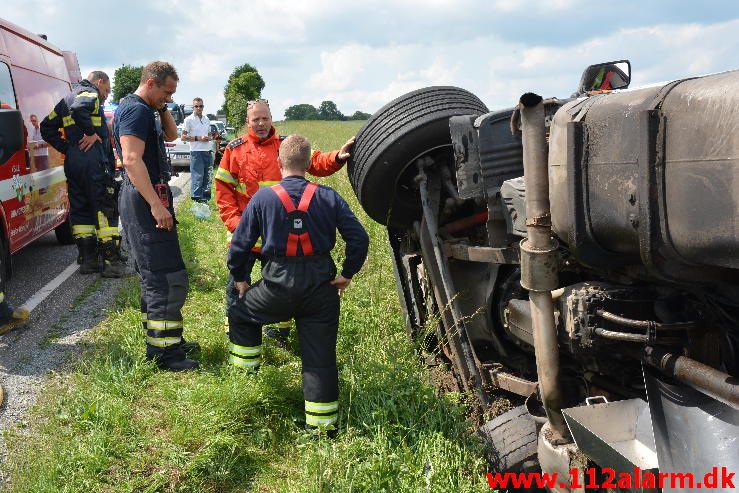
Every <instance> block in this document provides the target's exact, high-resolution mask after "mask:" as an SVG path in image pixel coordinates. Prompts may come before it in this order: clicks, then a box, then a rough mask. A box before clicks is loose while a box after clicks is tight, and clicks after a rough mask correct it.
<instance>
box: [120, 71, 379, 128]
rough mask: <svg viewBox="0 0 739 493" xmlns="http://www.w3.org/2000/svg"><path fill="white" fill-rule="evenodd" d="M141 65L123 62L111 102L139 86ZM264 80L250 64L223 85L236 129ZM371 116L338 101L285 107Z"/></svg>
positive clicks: (337, 116)
mask: <svg viewBox="0 0 739 493" xmlns="http://www.w3.org/2000/svg"><path fill="white" fill-rule="evenodd" d="M142 69H143V67H142V66H131V65H122V66H121V67H119V68H117V69H116V70H115V73H114V74H113V90H112V93H111V98H112V101H113V102H115V103H117V102H118V101H119V100H120V99H121V98H122V97H124V96H126V95H127V94H130V93H132V92H134V91H135V90H136V88H137V87H138V86H139V80H140V79H141V71H142ZM264 87H265V83H264V79H262V76H261V75H259V72H258V71H257V69H256V68H254V67H253V66H252V65H249V64H248V63H245V64H243V65H239V66H237V67H236V68H234V69H233V71H232V72H231V75H229V77H228V81H227V82H226V86H225V87H224V88H223V94H224V103H223V107H222V108H221V110H222V111H223V112H224V113H225V114H226V119H227V121H228V122H229V123H230V124H231V125H232V126H234V127H235V128H242V127H243V126H244V124H245V122H246V105H247V102H248V101H253V100H255V99H259V98H260V97H261V95H262V91H263V90H264ZM370 116H371V115H370V114H369V113H364V112H362V111H355V112H354V114H352V115H351V116H345V115H344V114H343V113H342V112H341V111H339V108H338V107H337V106H336V103H334V102H333V101H324V102H322V103H321V104H320V105H319V106H318V108H316V107H315V106H313V105H311V104H296V105H294V106H290V107H289V108H288V109H287V110H285V119H286V120H366V119H368V118H369V117H370Z"/></svg>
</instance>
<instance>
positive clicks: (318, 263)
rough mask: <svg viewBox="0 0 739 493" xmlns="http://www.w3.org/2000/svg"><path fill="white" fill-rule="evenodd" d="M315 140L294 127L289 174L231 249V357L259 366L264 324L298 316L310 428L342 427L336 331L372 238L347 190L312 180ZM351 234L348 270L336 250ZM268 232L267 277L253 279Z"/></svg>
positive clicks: (283, 166)
mask: <svg viewBox="0 0 739 493" xmlns="http://www.w3.org/2000/svg"><path fill="white" fill-rule="evenodd" d="M310 156H311V149H310V143H309V142H308V141H307V140H306V139H305V137H301V136H299V135H291V136H290V137H288V138H287V139H285V140H284V141H283V142H282V144H281V145H280V150H279V158H278V160H279V167H280V171H281V173H282V181H281V182H280V183H279V184H276V185H273V186H272V187H268V188H263V189H261V190H259V191H258V192H257V193H256V194H255V195H254V197H253V199H252V200H251V202H249V206H248V207H247V209H246V211H245V213H244V215H243V217H242V218H241V221H240V222H239V225H238V227H237V228H236V231H235V232H234V236H233V241H232V243H231V249H230V252H229V260H228V267H229V269H230V271H231V275H232V276H233V279H234V285H235V288H233V292H232V293H231V296H230V300H231V301H230V303H229V307H228V320H229V338H230V341H231V344H230V345H229V362H230V363H231V364H232V365H234V366H236V367H239V368H244V369H248V370H255V369H256V368H258V367H259V365H260V364H261V359H262V358H261V354H262V326H263V325H265V324H271V323H275V322H279V321H280V320H286V319H289V318H294V319H295V322H296V327H297V331H298V337H299V340H300V353H301V358H302V362H303V394H304V399H305V419H306V429H309V430H314V429H321V430H327V431H328V432H329V436H331V435H333V434H335V432H336V431H335V430H336V428H335V424H336V421H337V419H338V412H339V411H338V410H339V402H338V401H339V381H338V370H337V368H336V337H337V332H338V327H339V296H341V294H342V293H343V292H344V289H346V287H347V286H348V285H349V283H350V282H351V279H352V276H354V274H356V273H357V272H359V270H360V269H361V267H362V264H363V263H364V261H365V259H366V257H367V248H368V245H369V238H368V236H367V233H366V232H365V230H364V228H363V227H362V225H361V224H360V223H359V221H358V220H357V218H356V217H355V216H354V214H352V212H351V210H350V209H349V206H348V205H347V203H346V202H345V201H344V199H342V198H341V196H340V195H339V194H338V193H336V192H335V191H334V190H332V189H331V188H329V187H325V186H319V185H318V184H316V183H310V182H308V180H306V179H305V172H306V170H307V169H308V167H309V166H310ZM337 229H338V231H339V233H340V234H341V237H342V238H343V239H344V241H345V242H346V251H345V260H344V263H343V266H342V270H341V274H340V275H338V276H337V275H336V266H335V265H334V262H333V260H332V258H331V250H332V249H333V247H334V245H335V244H336V230H337ZM260 237H261V238H262V257H263V267H262V279H261V280H259V281H258V282H256V283H255V284H254V285H253V286H251V287H250V286H249V279H250V272H251V268H252V266H253V265H254V262H255V260H256V254H255V253H254V252H252V248H253V247H254V245H255V244H256V242H257V239H258V238H260Z"/></svg>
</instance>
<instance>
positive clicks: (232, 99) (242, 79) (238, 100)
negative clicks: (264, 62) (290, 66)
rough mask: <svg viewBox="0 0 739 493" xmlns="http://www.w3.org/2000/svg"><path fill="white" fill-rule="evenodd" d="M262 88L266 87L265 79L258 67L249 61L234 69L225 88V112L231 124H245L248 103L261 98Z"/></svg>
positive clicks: (239, 126) (236, 125) (238, 126)
mask: <svg viewBox="0 0 739 493" xmlns="http://www.w3.org/2000/svg"><path fill="white" fill-rule="evenodd" d="M262 89H264V80H263V79H262V76H261V75H259V72H257V69H255V68H254V67H252V66H251V65H249V64H248V63H245V64H243V65H239V66H238V67H236V68H235V69H233V72H231V75H230V76H229V77H228V82H227V83H226V87H224V88H223V93H224V97H225V101H224V102H223V112H224V113H225V114H226V118H227V120H228V122H229V123H230V124H231V125H233V126H234V127H235V128H237V129H238V128H241V127H243V126H244V122H245V121H246V103H247V101H251V100H255V99H259V97H260V95H261V94H262Z"/></svg>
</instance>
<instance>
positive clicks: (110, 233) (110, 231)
mask: <svg viewBox="0 0 739 493" xmlns="http://www.w3.org/2000/svg"><path fill="white" fill-rule="evenodd" d="M116 236H118V228H115V227H112V226H110V227H107V228H100V229H98V238H100V239H101V240H103V241H105V240H106V239H108V240H109V239H111V238H114V237H116Z"/></svg>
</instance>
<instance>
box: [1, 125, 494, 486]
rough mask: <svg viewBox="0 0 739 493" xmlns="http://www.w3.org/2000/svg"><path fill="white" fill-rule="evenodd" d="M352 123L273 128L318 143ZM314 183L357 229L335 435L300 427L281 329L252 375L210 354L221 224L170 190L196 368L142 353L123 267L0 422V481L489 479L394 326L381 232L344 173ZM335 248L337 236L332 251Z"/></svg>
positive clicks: (322, 145) (400, 482)
mask: <svg viewBox="0 0 739 493" xmlns="http://www.w3.org/2000/svg"><path fill="white" fill-rule="evenodd" d="M362 123H363V122H284V123H279V122H278V123H276V124H275V126H276V127H277V128H278V131H279V133H281V134H284V135H288V134H291V133H301V134H303V135H305V136H307V137H308V138H309V139H310V140H311V142H312V144H313V147H314V148H317V149H322V150H331V149H337V148H339V147H340V146H341V144H342V143H343V142H345V141H346V139H347V138H348V137H350V136H351V135H353V134H354V133H355V132H356V131H357V130H358V129H359V127H360V126H361V125H362ZM320 182H321V183H324V184H327V185H329V186H332V187H334V188H336V189H337V190H338V191H339V192H340V193H341V195H342V196H343V197H344V198H345V199H347V201H348V202H349V204H350V205H351V206H352V208H353V210H354V211H355V213H356V214H357V216H358V217H359V219H360V221H361V222H362V224H363V225H364V226H365V227H366V228H367V230H368V232H369V234H370V237H371V244H370V254H369V258H368V261H367V263H366V265H365V266H364V268H363V270H362V271H361V272H360V273H359V274H358V275H357V276H356V277H355V278H354V282H352V284H351V286H350V287H349V289H348V290H347V292H346V294H345V296H344V298H343V299H342V312H341V326H340V328H339V342H338V360H339V378H340V386H341V396H340V418H339V435H338V437H337V438H336V439H334V440H329V439H325V438H321V439H316V438H314V437H313V436H311V435H309V434H307V433H306V432H304V431H303V423H304V416H303V395H302V386H301V377H300V356H299V351H298V341H297V334H295V333H294V331H293V333H291V336H290V340H289V344H288V348H287V349H286V350H285V349H281V348H279V347H277V346H276V345H274V344H273V343H272V342H269V341H266V342H265V344H266V348H265V350H266V353H265V360H264V364H263V365H262V368H261V369H260V370H259V372H258V373H257V374H247V373H244V372H241V371H236V370H234V369H232V368H231V367H229V366H228V365H227V364H226V358H227V349H226V338H225V335H224V317H225V308H224V304H225V301H224V300H225V285H226V278H227V270H226V265H225V258H226V245H225V228H224V227H223V225H222V223H221V221H220V218H219V217H218V213H217V209H216V207H215V204H214V202H212V203H211V218H210V219H208V220H199V219H196V218H195V217H194V216H193V215H192V214H191V213H190V212H189V208H190V205H191V202H190V201H189V200H186V201H185V202H183V204H182V206H181V207H180V212H179V214H178V220H179V221H180V224H179V233H180V243H181V245H182V248H183V255H184V257H185V262H186V265H187V269H188V272H189V277H190V294H189V296H188V300H187V303H186V305H185V307H184V317H185V336H186V337H187V339H188V340H197V341H198V342H199V343H200V345H201V346H202V351H201V353H200V356H199V360H200V363H201V368H200V370H198V371H195V372H191V373H187V374H172V373H167V372H162V371H158V370H157V369H156V368H155V367H154V365H153V364H151V363H148V362H146V361H145V360H144V358H143V355H144V333H143V330H142V327H141V322H140V313H139V306H138V304H139V288H138V279H137V278H132V279H131V280H130V282H129V283H128V284H127V286H126V288H125V289H124V290H123V291H122V292H121V293H120V295H119V298H118V300H117V301H116V303H115V305H114V306H113V307H112V308H111V309H110V311H109V313H108V314H107V317H106V319H105V320H104V321H103V322H102V323H101V324H100V325H99V326H98V327H97V328H96V329H95V330H94V331H93V332H92V336H91V337H90V338H88V340H87V341H85V343H84V346H83V347H82V348H81V354H80V356H79V358H76V359H75V361H71V362H70V365H69V371H68V372H65V373H59V374H55V375H50V376H49V377H48V379H47V381H48V384H47V386H46V389H45V390H44V392H43V394H42V397H41V399H40V400H39V403H38V404H37V405H36V407H35V408H34V410H33V412H32V414H31V415H30V416H29V417H28V419H27V420H26V423H27V425H26V426H25V427H23V428H19V429H16V430H11V431H9V432H7V433H6V436H5V439H6V443H7V445H8V456H7V458H6V460H5V462H4V465H3V470H2V474H3V475H4V476H5V477H9V478H10V484H9V486H8V491H10V492H15V493H30V492H49V493H51V492H54V493H57V492H213V493H221V492H270V493H271V492H286V493H288V492H289V493H295V492H306V493H307V492H310V493H314V492H337V493H338V492H341V493H345V492H370V493H378V492H388V493H390V492H393V493H397V492H482V491H490V489H489V487H488V486H487V483H486V481H485V476H484V474H485V462H484V460H483V458H482V457H483V454H482V450H481V446H480V443H479V442H478V441H477V439H476V438H475V437H474V436H472V429H471V428H472V427H471V425H470V424H469V423H468V422H467V421H466V419H465V405H464V403H465V398H466V397H465V396H464V395H460V394H454V393H446V394H440V393H439V392H438V391H437V390H436V388H435V387H434V386H433V384H432V382H431V381H430V378H429V376H428V373H427V371H426V370H425V369H424V367H423V365H422V364H421V361H420V359H419V357H418V356H417V354H416V352H415V348H414V347H413V344H412V343H411V342H410V341H408V339H407V337H406V334H405V327H404V324H403V320H402V317H401V313H400V308H399V306H398V301H397V295H396V291H395V282H394V278H393V271H392V265H391V257H390V250H389V247H388V245H387V240H386V231H385V229H384V228H383V227H382V226H380V225H378V224H376V223H374V222H373V221H371V220H370V219H369V218H368V217H367V216H366V215H365V214H364V213H363V211H362V210H361V207H360V206H359V204H358V203H357V201H356V198H355V197H354V195H353V193H352V190H351V187H350V185H349V180H348V178H347V175H346V171H344V170H342V171H340V172H339V173H337V174H336V175H334V176H332V177H329V178H326V179H321V180H320ZM379 193H387V191H385V190H383V191H379ZM343 256H344V252H343V243H341V242H339V244H338V245H337V248H336V249H335V250H334V258H335V260H336V261H337V262H340V261H341V260H342V259H343ZM316 302H318V303H320V300H316Z"/></svg>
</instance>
